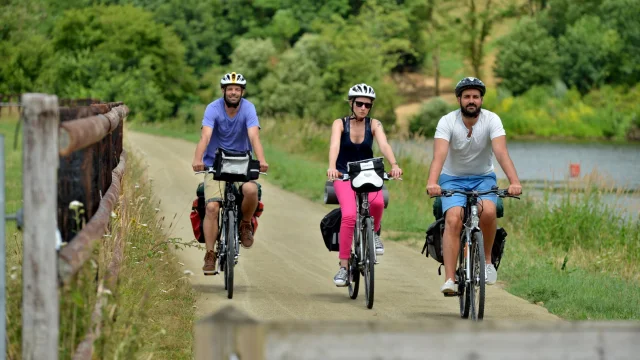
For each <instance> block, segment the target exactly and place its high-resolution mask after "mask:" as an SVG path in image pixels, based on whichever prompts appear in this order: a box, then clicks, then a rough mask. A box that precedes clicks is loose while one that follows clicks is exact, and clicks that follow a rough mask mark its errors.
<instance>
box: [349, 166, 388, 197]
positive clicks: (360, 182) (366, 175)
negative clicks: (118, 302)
mask: <svg viewBox="0 0 640 360" xmlns="http://www.w3.org/2000/svg"><path fill="white" fill-rule="evenodd" d="M347 171H348V173H349V179H351V188H352V189H353V190H354V191H356V192H376V191H379V190H381V189H382V185H383V184H384V162H383V161H382V158H374V159H370V160H368V161H359V162H353V163H348V164H347Z"/></svg>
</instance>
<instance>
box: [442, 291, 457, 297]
mask: <svg viewBox="0 0 640 360" xmlns="http://www.w3.org/2000/svg"><path fill="white" fill-rule="evenodd" d="M443 295H444V297H456V296H458V293H457V292H455V293H446V294H443Z"/></svg>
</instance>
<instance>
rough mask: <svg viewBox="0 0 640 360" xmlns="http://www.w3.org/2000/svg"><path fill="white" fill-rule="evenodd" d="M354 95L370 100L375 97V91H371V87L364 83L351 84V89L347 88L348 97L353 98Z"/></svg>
mask: <svg viewBox="0 0 640 360" xmlns="http://www.w3.org/2000/svg"><path fill="white" fill-rule="evenodd" d="M356 97H368V98H370V99H372V100H375V98H376V92H375V91H373V88H372V87H371V86H369V85H367V84H365V83H362V84H357V85H353V86H352V87H351V89H349V99H353V98H356Z"/></svg>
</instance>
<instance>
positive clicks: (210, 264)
mask: <svg viewBox="0 0 640 360" xmlns="http://www.w3.org/2000/svg"><path fill="white" fill-rule="evenodd" d="M217 258H218V256H217V255H216V253H215V252H213V250H209V251H207V253H206V254H205V255H204V266H203V267H202V271H203V272H204V274H205V275H215V274H217V272H216V259H217Z"/></svg>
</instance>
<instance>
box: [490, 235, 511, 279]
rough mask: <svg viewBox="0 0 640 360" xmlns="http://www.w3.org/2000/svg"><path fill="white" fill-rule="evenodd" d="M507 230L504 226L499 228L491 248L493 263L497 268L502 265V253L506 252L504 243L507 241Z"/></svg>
mask: <svg viewBox="0 0 640 360" xmlns="http://www.w3.org/2000/svg"><path fill="white" fill-rule="evenodd" d="M506 239H507V231H506V230H505V229H503V228H498V230H497V231H496V238H495V240H494V241H493V247H492V248H491V263H492V264H493V266H495V268H496V270H498V267H499V266H500V260H502V254H503V253H504V244H505V242H506V241H507V240H506Z"/></svg>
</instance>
